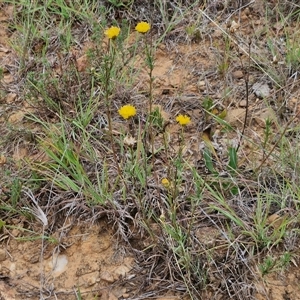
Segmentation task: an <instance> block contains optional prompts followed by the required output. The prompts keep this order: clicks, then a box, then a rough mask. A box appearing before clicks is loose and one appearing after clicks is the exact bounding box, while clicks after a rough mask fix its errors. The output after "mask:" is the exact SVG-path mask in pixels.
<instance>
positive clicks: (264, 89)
mask: <svg viewBox="0 0 300 300" xmlns="http://www.w3.org/2000/svg"><path fill="white" fill-rule="evenodd" d="M252 90H253V92H254V94H255V96H256V97H258V98H260V99H262V98H266V97H269V96H270V88H269V86H268V85H267V84H266V83H262V82H256V83H254V84H253V86H252Z"/></svg>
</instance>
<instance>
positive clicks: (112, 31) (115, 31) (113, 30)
mask: <svg viewBox="0 0 300 300" xmlns="http://www.w3.org/2000/svg"><path fill="white" fill-rule="evenodd" d="M120 31H121V29H120V28H119V27H116V26H111V27H109V28H108V29H106V30H105V31H104V34H105V35H106V36H107V37H108V38H109V39H115V38H116V37H117V36H118V35H119V34H120Z"/></svg>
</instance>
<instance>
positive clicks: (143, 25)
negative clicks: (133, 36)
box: [135, 22, 151, 33]
mask: <svg viewBox="0 0 300 300" xmlns="http://www.w3.org/2000/svg"><path fill="white" fill-rule="evenodd" d="M150 28H151V26H150V24H149V23H147V22H140V23H138V24H137V25H136V26H135V30H136V31H138V32H140V33H146V32H148V31H149V30H150Z"/></svg>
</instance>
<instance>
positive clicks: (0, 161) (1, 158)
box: [0, 154, 6, 165]
mask: <svg viewBox="0 0 300 300" xmlns="http://www.w3.org/2000/svg"><path fill="white" fill-rule="evenodd" d="M5 163H6V157H5V156H4V155H2V154H1V155H0V165H4V164H5Z"/></svg>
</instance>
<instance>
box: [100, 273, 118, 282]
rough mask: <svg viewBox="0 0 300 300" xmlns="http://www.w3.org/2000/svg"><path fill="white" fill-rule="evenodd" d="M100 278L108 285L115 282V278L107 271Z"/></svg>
mask: <svg viewBox="0 0 300 300" xmlns="http://www.w3.org/2000/svg"><path fill="white" fill-rule="evenodd" d="M100 278H101V279H102V280H104V281H106V282H108V283H113V282H115V278H114V277H113V276H112V274H111V273H109V272H106V271H105V272H102V273H101V275H100Z"/></svg>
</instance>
